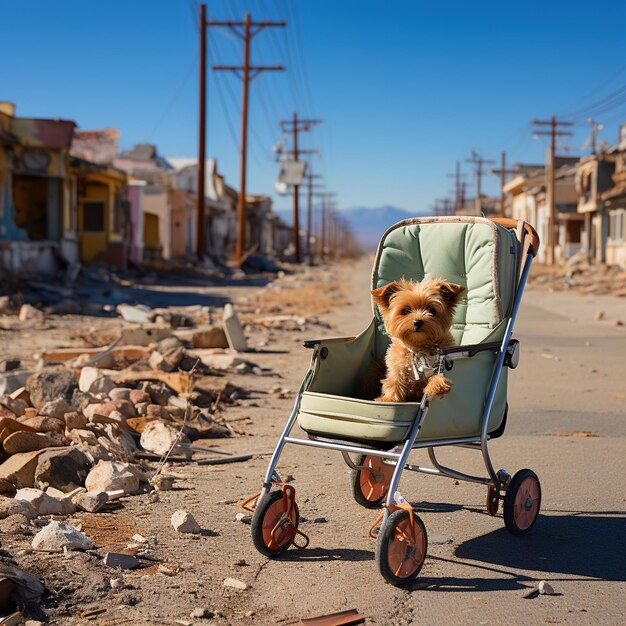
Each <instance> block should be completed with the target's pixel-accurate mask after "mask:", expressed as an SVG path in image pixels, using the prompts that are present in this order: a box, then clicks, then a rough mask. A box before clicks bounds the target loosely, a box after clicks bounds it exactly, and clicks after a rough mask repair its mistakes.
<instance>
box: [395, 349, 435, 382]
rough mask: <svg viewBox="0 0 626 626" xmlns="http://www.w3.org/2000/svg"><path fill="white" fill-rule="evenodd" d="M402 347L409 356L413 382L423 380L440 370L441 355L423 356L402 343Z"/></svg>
mask: <svg viewBox="0 0 626 626" xmlns="http://www.w3.org/2000/svg"><path fill="white" fill-rule="evenodd" d="M402 347H403V348H404V349H405V350H406V351H407V352H408V353H409V354H410V355H411V367H412V369H413V375H414V376H415V380H425V379H427V378H430V377H431V376H432V375H433V374H435V373H438V372H439V370H440V369H441V354H439V353H437V354H423V353H420V352H416V351H415V350H413V349H412V348H409V347H408V346H407V345H405V344H404V343H402Z"/></svg>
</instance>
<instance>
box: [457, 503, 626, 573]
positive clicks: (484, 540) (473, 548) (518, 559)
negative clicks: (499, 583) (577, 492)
mask: <svg viewBox="0 0 626 626" xmlns="http://www.w3.org/2000/svg"><path fill="white" fill-rule="evenodd" d="M625 536H626V513H623V512H622V513H620V514H618V515H615V516H610V517H609V516H607V515H606V514H604V513H603V512H600V513H598V514H589V513H578V514H571V515H542V516H540V517H539V519H538V520H537V523H536V525H535V527H534V528H533V530H532V531H531V532H530V534H528V535H526V536H523V537H515V536H513V535H511V534H510V533H509V532H508V531H507V530H506V529H505V528H501V529H498V530H495V531H493V532H491V533H489V534H487V535H483V536H482V537H476V538H475V539H470V540H468V541H465V542H464V543H462V544H461V545H460V546H458V548H457V549H456V550H455V556H457V557H459V558H462V559H472V560H474V561H478V562H480V563H489V564H493V565H501V566H504V567H506V568H510V569H512V570H530V571H539V572H545V573H548V574H556V575H559V574H562V575H573V576H586V577H590V578H597V579H599V580H607V581H609V580H612V581H626V567H625V566H624V563H626V542H625V541H624V537H625ZM518 579H519V577H518ZM551 579H552V577H551Z"/></svg>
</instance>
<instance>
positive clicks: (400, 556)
mask: <svg viewBox="0 0 626 626" xmlns="http://www.w3.org/2000/svg"><path fill="white" fill-rule="evenodd" d="M425 558H426V537H425V536H424V532H423V531H422V528H421V526H420V525H419V524H414V525H413V528H411V520H410V519H407V520H403V521H401V522H400V523H399V524H398V525H397V526H396V529H395V534H394V536H393V539H392V540H391V541H390V542H389V547H388V550H387V562H388V563H389V569H390V570H391V571H392V572H393V574H394V575H395V576H397V577H398V578H409V577H411V576H412V575H413V574H414V573H415V572H416V571H417V570H419V568H420V567H421V566H422V563H423V562H424V559H425Z"/></svg>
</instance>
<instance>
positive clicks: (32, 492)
mask: <svg viewBox="0 0 626 626" xmlns="http://www.w3.org/2000/svg"><path fill="white" fill-rule="evenodd" d="M15 499H16V500H23V501H24V502H28V503H29V504H30V505H31V506H32V507H33V508H34V509H35V511H36V512H37V515H71V514H72V513H73V512H74V511H75V510H76V506H75V505H74V503H73V502H72V501H71V500H69V499H67V500H59V499H57V498H53V497H52V496H49V495H48V494H47V493H45V492H43V491H41V489H31V488H25V489H18V490H17V493H16V494H15Z"/></svg>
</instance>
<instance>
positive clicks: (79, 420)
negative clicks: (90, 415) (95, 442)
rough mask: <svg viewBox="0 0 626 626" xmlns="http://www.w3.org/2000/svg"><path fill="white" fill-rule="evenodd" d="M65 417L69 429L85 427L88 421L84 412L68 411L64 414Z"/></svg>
mask: <svg viewBox="0 0 626 626" xmlns="http://www.w3.org/2000/svg"><path fill="white" fill-rule="evenodd" d="M63 419H64V420H65V427H66V428H67V429H68V430H74V429H79V428H85V426H87V423H88V420H87V418H86V417H85V416H84V415H83V414H82V413H78V412H77V411H72V412H70V413H66V414H65V415H64V416H63Z"/></svg>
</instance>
